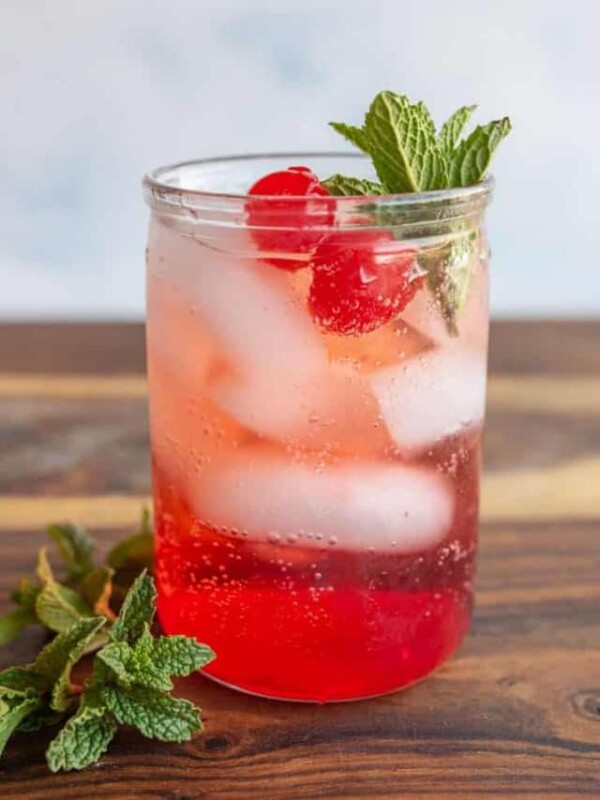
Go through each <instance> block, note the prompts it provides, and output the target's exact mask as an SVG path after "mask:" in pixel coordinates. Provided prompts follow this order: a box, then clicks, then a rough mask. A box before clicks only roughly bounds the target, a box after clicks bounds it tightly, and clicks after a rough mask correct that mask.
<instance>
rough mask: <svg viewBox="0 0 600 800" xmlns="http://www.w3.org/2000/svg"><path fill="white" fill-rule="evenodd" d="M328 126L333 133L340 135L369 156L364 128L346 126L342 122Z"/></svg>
mask: <svg viewBox="0 0 600 800" xmlns="http://www.w3.org/2000/svg"><path fill="white" fill-rule="evenodd" d="M329 125H330V126H331V127H332V128H333V130H334V131H337V133H340V134H341V135H342V136H343V137H344V138H345V139H347V140H348V141H349V142H350V143H351V144H353V145H354V146H355V147H358V149H359V150H362V151H363V152H364V153H366V154H367V155H369V140H368V138H367V135H366V133H365V131H364V128H357V127H355V126H354V125H346V124H345V123H344V122H330V123H329Z"/></svg>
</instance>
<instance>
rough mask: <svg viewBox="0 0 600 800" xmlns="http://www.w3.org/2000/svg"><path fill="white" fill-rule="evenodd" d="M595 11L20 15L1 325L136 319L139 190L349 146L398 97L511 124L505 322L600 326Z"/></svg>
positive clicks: (147, 9)
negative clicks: (168, 168) (349, 135)
mask: <svg viewBox="0 0 600 800" xmlns="http://www.w3.org/2000/svg"><path fill="white" fill-rule="evenodd" d="M599 34H600V4H599V3H598V2H597V0H571V2H569V3H568V4H565V3H564V1H563V0H502V2H499V3H491V2H481V0H453V1H452V2H447V0H437V1H436V0H429V1H428V2H425V1H424V2H416V0H389V1H386V2H378V1H377V0H370V2H368V3H367V2H365V3H363V2H359V0H345V2H326V0H319V1H317V0H278V1H277V2H266V1H264V2H263V1H261V0H256V1H255V2H252V0H250V1H249V0H234V2H228V1H227V0H221V2H218V3H216V2H215V3H213V2H209V1H208V0H169V2H166V0H162V2H153V1H152V0H103V1H102V2H88V1H82V0H52V2H48V1H46V0H4V2H2V3H1V4H0V99H1V101H2V124H1V125H0V176H1V179H2V192H1V194H0V203H1V207H0V317H2V318H5V319H6V318H47V319H49V318H88V317H94V318H139V317H141V315H142V314H143V304H144V277H143V254H144V237H145V225H146V208H145V207H144V205H143V203H142V197H141V192H140V186H139V183H140V177H141V175H142V173H143V172H144V171H145V170H146V169H148V168H150V167H153V166H157V165H159V164H161V163H169V162H174V161H178V160H185V159H190V158H194V157H199V156H208V155H218V154H225V153H239V152H244V151H261V150H263V151H269V150H290V149H318V148H324V149H332V148H337V147H338V146H340V145H342V146H343V144H342V142H341V140H338V137H337V136H336V134H334V133H333V132H332V131H330V130H329V128H328V127H327V124H326V123H327V121H328V120H330V119H338V120H345V121H349V122H350V121H355V122H359V121H360V119H361V115H362V112H363V111H364V109H365V108H366V106H367V104H368V102H369V101H370V100H371V98H372V96H373V95H374V94H375V93H376V92H377V91H379V90H380V89H383V88H389V89H393V90H395V91H398V92H405V93H407V94H409V95H410V97H411V98H413V99H414V100H418V99H423V100H424V101H426V102H427V103H428V104H429V106H430V107H431V109H432V110H433V112H434V114H435V116H436V118H437V119H438V121H440V122H441V121H442V120H443V119H444V118H445V117H446V116H447V115H448V114H449V113H450V112H452V111H453V110H454V109H455V108H456V107H457V106H459V105H462V104H466V103H479V105H480V108H479V111H478V114H477V117H476V121H477V122H487V121H488V120H489V119H491V118H493V117H498V116H502V115H505V114H509V115H510V116H511V118H512V120H513V125H514V131H513V133H512V134H511V137H510V138H509V140H508V141H507V142H506V143H504V145H503V146H502V148H501V152H500V154H499V156H498V158H497V160H496V162H495V168H494V172H495V173H496V175H497V194H496V198H495V202H494V204H493V206H492V208H491V211H490V234H491V241H492V249H493V253H494V261H493V292H492V297H493V309H494V311H495V313H496V314H497V315H526V314H531V315H566V314H569V315H573V314H580V315H588V316H591V315H595V314H598V313H599V312H600V268H599V265H598V263H597V260H598V253H599V251H600V221H599V219H598V196H599V193H598V186H599V181H600V158H599V156H598V141H599V140H600V108H599V104H598V77H599V72H600V70H599V67H600V60H599V49H600V48H599V41H600V37H599Z"/></svg>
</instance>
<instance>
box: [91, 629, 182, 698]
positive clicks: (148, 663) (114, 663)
mask: <svg viewBox="0 0 600 800" xmlns="http://www.w3.org/2000/svg"><path fill="white" fill-rule="evenodd" d="M153 643H154V639H153V637H152V634H151V633H150V631H149V630H148V629H147V627H146V630H145V631H144V633H143V634H142V635H141V636H140V638H139V639H138V641H137V642H136V644H135V646H134V647H130V646H129V645H128V644H127V643H126V642H111V643H110V644H108V645H107V646H106V647H103V648H102V650H101V651H100V652H99V653H98V655H97V658H98V659H99V660H100V661H101V662H102V663H103V664H105V665H106V666H107V667H110V669H111V670H112V671H113V673H114V675H115V678H116V680H117V683H119V684H120V685H122V686H125V687H128V686H132V685H134V684H135V685H138V686H146V687H148V688H149V689H158V690H160V691H170V690H171V689H172V688H173V683H172V682H171V680H170V678H169V675H168V673H167V670H166V669H165V668H164V665H163V664H161V663H160V662H159V661H156V660H154V659H153V655H154V653H153Z"/></svg>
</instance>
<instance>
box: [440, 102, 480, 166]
mask: <svg viewBox="0 0 600 800" xmlns="http://www.w3.org/2000/svg"><path fill="white" fill-rule="evenodd" d="M476 108H477V106H463V107H462V108H459V109H458V111H455V112H454V114H452V116H451V117H449V118H448V119H447V120H446V122H444V124H443V125H442V128H441V130H440V134H439V136H438V142H439V145H440V148H441V150H442V152H443V153H444V154H445V156H446V158H449V157H450V156H451V155H452V151H453V150H454V148H455V147H456V145H457V142H458V140H459V139H460V137H461V135H462V132H463V130H464V128H465V125H466V124H467V122H468V121H469V120H470V119H471V115H472V114H473V112H474V111H475V109H476Z"/></svg>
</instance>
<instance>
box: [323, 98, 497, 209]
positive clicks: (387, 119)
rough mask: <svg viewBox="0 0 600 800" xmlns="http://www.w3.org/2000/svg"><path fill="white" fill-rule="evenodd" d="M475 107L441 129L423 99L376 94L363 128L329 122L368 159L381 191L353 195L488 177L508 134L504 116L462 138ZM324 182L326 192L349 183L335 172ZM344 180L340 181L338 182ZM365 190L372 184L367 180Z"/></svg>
mask: <svg viewBox="0 0 600 800" xmlns="http://www.w3.org/2000/svg"><path fill="white" fill-rule="evenodd" d="M476 108H477V106H463V107H462V108H459V109H458V111H455V112H454V114H452V116H451V117H450V118H449V119H448V120H447V121H446V122H445V123H444V124H443V125H442V128H441V130H440V131H439V133H438V132H437V130H436V126H435V123H434V121H433V119H432V117H431V114H430V113H429V110H428V109H427V106H426V105H425V104H424V103H411V102H410V100H409V99H408V97H407V96H406V95H399V94H395V93H394V92H390V91H384V92H379V94H378V95H376V97H375V99H374V100H373V102H372V103H371V105H370V106H369V109H368V111H367V113H366V114H365V120H364V123H363V125H362V127H358V126H353V125H346V124H345V123H343V122H330V123H329V124H330V126H331V127H332V128H333V129H334V130H335V131H337V132H338V133H340V134H341V135H342V136H344V138H346V139H347V140H348V141H349V142H351V143H352V144H353V145H355V146H356V147H358V148H359V149H360V150H362V151H363V152H365V153H366V154H367V155H369V156H370V157H371V160H372V162H373V166H374V168H375V172H376V173H377V177H378V178H379V181H380V186H381V188H382V191H381V192H380V191H377V192H371V191H360V188H361V187H360V185H359V184H357V185H356V189H357V191H356V194H357V195H361V194H372V193H375V194H382V193H385V194H403V193H406V192H426V191H430V190H436V189H450V188H452V187H458V186H471V185H473V184H475V183H479V182H480V181H481V180H483V178H484V177H485V175H486V172H487V170H488V168H489V166H490V162H491V160H492V158H493V156H494V153H495V152H496V149H497V148H498V145H499V144H500V142H501V141H502V140H503V139H504V138H505V137H506V136H508V134H509V133H510V130H511V123H510V120H509V119H508V117H504V118H503V119H499V120H494V121H492V122H490V123H488V124H487V125H479V126H478V127H477V128H475V130H474V131H473V132H472V133H471V134H470V135H469V136H468V137H467V138H466V139H461V137H462V134H463V132H464V129H465V126H466V125H467V123H468V122H469V120H470V118H471V115H472V114H473V112H474V111H475V109H476ZM335 177H336V179H337V180H336V181H334V182H332V179H331V178H329V179H327V180H326V181H324V184H325V185H326V186H327V188H328V190H329V192H330V194H343V195H346V194H349V192H348V191H344V190H342V191H338V190H337V189H338V188H342V189H343V188H344V187H347V186H348V185H351V184H349V183H346V182H345V181H349V182H351V181H353V180H354V179H352V178H345V176H340V175H338V176H335ZM342 179H344V180H342ZM364 188H366V189H367V190H369V189H371V188H372V183H371V182H369V181H366V182H365V187H364Z"/></svg>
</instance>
